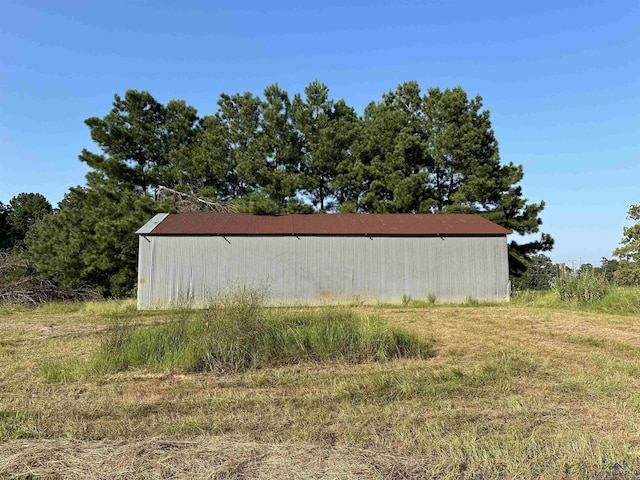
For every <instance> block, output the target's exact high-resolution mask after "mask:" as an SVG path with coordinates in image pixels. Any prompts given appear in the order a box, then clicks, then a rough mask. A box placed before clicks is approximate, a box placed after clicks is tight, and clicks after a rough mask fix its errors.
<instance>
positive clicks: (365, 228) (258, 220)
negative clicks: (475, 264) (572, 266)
mask: <svg viewBox="0 0 640 480" xmlns="http://www.w3.org/2000/svg"><path fill="white" fill-rule="evenodd" d="M145 226H146V225H145ZM141 230H142V229H141ZM138 233H140V234H144V235H375V236H388V235H391V236H420V235H425V236H426V235H508V234H509V233H511V231H510V230H507V229H506V228H503V227H501V226H499V225H497V224H495V223H493V222H491V221H489V220H487V219H485V218H483V217H481V216H479V215H463V214H434V215H431V214H410V213H409V214H390V213H389V214H358V213H333V214H323V213H317V214H310V215H251V214H248V213H208V212H207V213H205V212H198V213H178V214H171V215H167V216H166V217H165V218H164V219H163V220H162V221H160V222H159V223H158V224H157V226H155V227H153V226H151V229H150V231H144V232H143V231H138Z"/></svg>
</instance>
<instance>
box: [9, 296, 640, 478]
mask: <svg viewBox="0 0 640 480" xmlns="http://www.w3.org/2000/svg"><path fill="white" fill-rule="evenodd" d="M109 308H111V307H109V306H108V304H107V306H106V307H96V306H91V307H87V308H77V309H72V308H70V309H67V310H65V309H64V307H61V308H60V309H58V310H56V309H55V308H52V309H50V310H48V311H42V310H40V311H38V310H36V311H31V312H28V311H15V312H10V311H5V312H4V313H0V440H2V441H4V443H3V444H2V447H1V449H0V477H3V476H4V477H7V478H152V477H153V478H158V477H162V476H163V475H164V478H184V479H186V478H327V477H328V478H452V479H453V478H518V479H528V478H531V479H532V478H593V471H594V470H599V469H601V468H602V467H603V465H604V464H605V463H607V462H609V461H625V462H626V463H627V464H629V465H632V466H635V467H636V468H639V467H640V388H639V387H640V322H638V319H637V317H633V316H619V315H605V314H596V313H589V312H578V311H569V310H554V309H548V308H532V307H523V306H513V305H499V306H489V307H487V306H481V307H468V306H460V307H455V306H438V307H431V308H426V309H410V308H403V309H397V308H396V309H391V308H390V309H380V312H379V313H380V314H381V315H382V316H384V317H386V318H387V319H388V320H389V321H390V322H391V323H392V324H395V325H401V326H404V327H408V328H410V329H412V330H414V331H416V332H418V333H419V334H420V335H422V336H424V337H425V338H430V339H433V340H434V341H435V349H436V355H435V357H433V358H431V359H428V360H424V361H416V360H403V361H396V362H388V363H380V364H364V365H345V364H339V363H338V364H329V365H296V366H289V367H282V368H277V369H264V370H258V371H251V372H245V373H241V374H234V375H214V374H206V373H199V374H189V373H185V372H175V371H174V372H171V371H166V372H157V371H156V372H152V371H141V370H138V371H129V372H125V373H120V374H115V375H109V376H102V377H96V378H92V379H89V380H72V381H67V382H63V383H48V382H46V381H44V380H43V379H42V377H41V376H39V372H40V371H41V368H42V367H43V366H45V365H47V364H49V363H51V362H53V361H57V360H60V359H61V358H62V359H64V358H67V359H78V361H82V359H86V358H87V357H88V356H89V355H90V353H91V352H92V351H94V350H95V349H96V348H97V346H98V345H99V342H100V335H101V334H100V331H102V330H103V329H104V328H105V327H106V326H107V324H108V322H109V318H108V317H109V315H110V313H109V312H108V311H107V310H109ZM130 315H133V316H135V321H140V322H147V321H153V322H156V321H161V320H162V319H163V318H164V317H163V316H162V314H157V313H156V314H153V315H155V316H149V315H150V314H146V315H141V316H136V315H137V314H134V313H130ZM20 475H22V477H19V476H20ZM28 475H31V477H28Z"/></svg>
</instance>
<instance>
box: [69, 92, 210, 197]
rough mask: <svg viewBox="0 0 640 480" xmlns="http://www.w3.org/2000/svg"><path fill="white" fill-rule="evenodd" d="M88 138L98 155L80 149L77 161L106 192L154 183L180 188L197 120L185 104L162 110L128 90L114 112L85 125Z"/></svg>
mask: <svg viewBox="0 0 640 480" xmlns="http://www.w3.org/2000/svg"><path fill="white" fill-rule="evenodd" d="M85 123H86V124H87V126H88V127H89V130H90V133H91V138H92V139H93V141H94V142H96V144H97V145H98V146H99V147H100V148H101V149H102V151H103V152H104V153H103V154H96V153H92V152H90V151H88V150H86V149H85V150H83V151H82V153H81V154H80V160H81V161H83V162H85V163H86V164H87V165H88V166H89V167H91V168H92V169H93V170H94V171H93V172H90V173H89V174H88V179H89V182H90V183H91V182H95V181H98V183H105V182H106V184H107V186H108V188H109V189H110V190H115V189H127V190H129V189H130V190H135V191H138V192H145V191H147V190H148V189H150V188H157V187H158V186H159V185H164V186H167V187H174V186H178V185H180V184H181V180H182V178H181V175H180V174H179V173H177V172H180V171H181V170H182V166H183V164H184V163H185V162H188V158H189V156H190V148H191V145H192V143H193V142H194V141H195V139H196V135H197V133H198V132H199V126H198V116H197V113H196V110H195V109H194V108H193V107H189V106H187V105H186V104H185V103H184V101H181V100H172V101H170V102H169V103H168V104H167V105H166V106H164V105H162V104H161V103H159V102H158V101H157V100H155V99H154V98H153V97H152V96H151V94H149V93H148V92H139V91H136V90H128V91H127V92H126V94H125V96H124V98H121V97H120V96H119V95H115V99H114V102H113V108H112V109H111V111H110V112H109V113H108V114H107V115H106V116H105V117H104V118H98V117H92V118H89V119H87V120H86V121H85Z"/></svg>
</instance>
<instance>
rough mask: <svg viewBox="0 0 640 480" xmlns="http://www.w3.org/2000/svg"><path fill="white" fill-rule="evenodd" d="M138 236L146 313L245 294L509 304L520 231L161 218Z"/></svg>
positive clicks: (460, 218) (427, 222) (287, 299)
mask: <svg viewBox="0 0 640 480" xmlns="http://www.w3.org/2000/svg"><path fill="white" fill-rule="evenodd" d="M137 233H138V235H139V260H138V308H139V309H150V308H164V307H169V306H172V305H176V304H185V303H186V304H189V305H192V306H202V305H204V304H206V303H207V302H208V301H209V300H210V299H212V298H214V297H215V296H216V295H217V294H219V293H224V292H227V291H230V290H233V289H235V288H239V287H249V288H264V289H266V290H267V292H268V294H269V299H270V302H271V303H274V304H279V303H287V304H298V303H300V304H303V303H304V304H313V303H324V302H353V301H357V302H360V301H362V302H401V301H402V299H403V298H407V297H411V298H413V299H428V298H431V299H433V298H434V297H435V299H436V301H439V302H440V301H461V300H465V299H468V298H474V299H478V300H482V299H489V300H503V299H504V300H506V299H508V298H509V268H508V253H507V240H506V236H507V234H509V233H510V231H509V230H506V229H504V228H502V227H500V226H499V225H496V224H494V223H492V222H490V221H489V220H486V219H484V218H482V217H480V216H478V215H427V214H415V215H412V214H380V215H372V214H313V215H277V216H257V215H250V214H242V213H181V214H159V215H156V216H155V217H154V218H153V219H151V220H150V221H149V222H148V223H147V224H146V225H144V226H143V227H142V228H141V229H140V230H138V232H137Z"/></svg>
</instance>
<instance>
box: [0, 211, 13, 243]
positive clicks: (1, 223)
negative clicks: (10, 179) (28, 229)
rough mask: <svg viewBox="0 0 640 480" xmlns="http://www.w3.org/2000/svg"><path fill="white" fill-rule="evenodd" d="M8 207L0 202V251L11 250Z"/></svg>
mask: <svg viewBox="0 0 640 480" xmlns="http://www.w3.org/2000/svg"><path fill="white" fill-rule="evenodd" d="M10 233H11V232H10V226H9V206H8V205H5V204H4V203H2V202H0V250H6V249H9V248H11V237H10Z"/></svg>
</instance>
